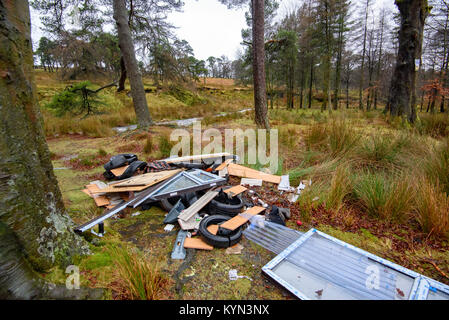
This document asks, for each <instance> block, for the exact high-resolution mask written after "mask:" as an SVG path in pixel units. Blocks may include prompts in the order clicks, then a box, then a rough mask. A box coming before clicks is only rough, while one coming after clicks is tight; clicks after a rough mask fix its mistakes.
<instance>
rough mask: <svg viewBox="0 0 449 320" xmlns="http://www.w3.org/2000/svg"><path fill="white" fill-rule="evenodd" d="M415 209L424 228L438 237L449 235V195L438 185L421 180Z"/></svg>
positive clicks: (426, 231)
mask: <svg viewBox="0 0 449 320" xmlns="http://www.w3.org/2000/svg"><path fill="white" fill-rule="evenodd" d="M415 211H416V214H417V220H418V222H419V224H420V226H421V228H422V230H423V231H424V232H425V233H427V234H429V235H435V236H438V237H446V238H447V237H448V235H449V197H448V195H447V193H445V192H441V190H440V188H439V186H438V185H435V184H433V183H431V182H429V181H428V180H425V179H423V180H421V181H420V184H419V188H418V193H417V197H416V204H415Z"/></svg>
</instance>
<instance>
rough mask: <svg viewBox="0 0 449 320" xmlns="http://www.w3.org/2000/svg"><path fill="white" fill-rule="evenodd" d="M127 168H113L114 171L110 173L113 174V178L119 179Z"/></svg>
mask: <svg viewBox="0 0 449 320" xmlns="http://www.w3.org/2000/svg"><path fill="white" fill-rule="evenodd" d="M128 167H129V166H124V167H120V168H115V169H112V170H111V172H112V173H113V174H114V176H116V177H119V176H121V175H122V174H123V173H124V172H125V171H126V169H128Z"/></svg>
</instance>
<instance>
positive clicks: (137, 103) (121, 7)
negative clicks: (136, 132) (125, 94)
mask: <svg viewBox="0 0 449 320" xmlns="http://www.w3.org/2000/svg"><path fill="white" fill-rule="evenodd" d="M113 7H114V19H115V21H116V23H117V31H118V37H119V46H120V50H121V52H122V56H123V60H124V63H125V67H126V72H127V75H128V78H129V82H130V84H131V95H132V98H133V103H134V110H135V112H136V116H137V122H138V123H139V127H141V128H146V127H148V126H150V125H151V124H152V120H151V116H150V111H149V110H148V104H147V99H146V96H145V90H144V88H143V82H142V77H141V75H140V73H139V69H138V66H137V60H136V53H135V51H134V44H133V40H132V37H131V30H130V28H129V25H128V19H127V14H126V13H127V11H126V6H125V0H114V3H113Z"/></svg>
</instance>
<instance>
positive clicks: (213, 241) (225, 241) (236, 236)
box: [198, 215, 242, 248]
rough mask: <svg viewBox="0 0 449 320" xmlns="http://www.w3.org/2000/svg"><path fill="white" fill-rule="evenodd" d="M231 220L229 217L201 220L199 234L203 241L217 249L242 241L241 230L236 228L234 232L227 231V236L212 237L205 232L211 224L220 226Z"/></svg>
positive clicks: (207, 231)
mask: <svg viewBox="0 0 449 320" xmlns="http://www.w3.org/2000/svg"><path fill="white" fill-rule="evenodd" d="M229 219H231V217H229V216H221V215H216V216H208V217H206V218H204V219H203V220H201V222H200V227H199V230H198V231H199V233H200V234H201V235H202V236H203V238H204V240H205V241H206V242H207V243H208V244H210V245H211V246H214V247H217V248H228V247H231V246H233V245H235V244H237V243H238V242H239V241H240V240H241V239H242V228H238V229H236V230H234V231H228V232H226V233H228V235H226V236H224V235H219V234H217V235H214V234H212V233H210V232H209V230H207V227H208V226H210V225H213V224H218V225H220V224H221V223H223V222H225V221H228V220H229ZM219 230H220V229H219Z"/></svg>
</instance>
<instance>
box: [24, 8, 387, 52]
mask: <svg viewBox="0 0 449 320" xmlns="http://www.w3.org/2000/svg"><path fill="white" fill-rule="evenodd" d="M184 2H185V5H184V9H183V12H173V13H171V14H170V15H169V17H168V19H169V21H170V22H172V23H173V24H174V25H175V26H176V27H177V29H176V31H175V32H176V34H177V35H178V37H179V38H180V39H184V40H187V41H188V42H189V43H190V45H191V47H192V48H193V50H194V54H195V57H196V58H198V59H203V60H205V59H207V58H208V57H210V56H215V57H219V56H221V55H223V54H224V55H226V56H228V57H229V58H230V59H231V60H233V59H235V58H236V57H237V56H236V54H237V51H238V49H239V48H241V45H240V43H241V41H242V37H241V30H242V29H244V28H246V27H247V26H246V21H245V11H246V10H247V9H246V8H240V9H228V8H227V7H226V6H225V5H223V4H221V3H220V2H219V1H218V0H184ZM279 2H280V6H279V10H278V16H283V15H284V14H285V12H287V11H289V10H291V9H292V8H294V7H295V5H296V4H297V3H298V2H299V1H298V0H279ZM353 2H361V0H355V1H354V0H353ZM373 2H374V7H380V6H381V5H383V4H385V5H387V6H389V7H390V8H393V9H394V0H373ZM31 23H32V30H31V32H32V40H33V45H34V49H36V48H37V44H38V42H39V39H40V37H42V36H43V35H44V34H43V32H42V31H41V30H40V26H41V23H40V20H39V15H38V13H37V12H36V11H34V10H33V9H31Z"/></svg>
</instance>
